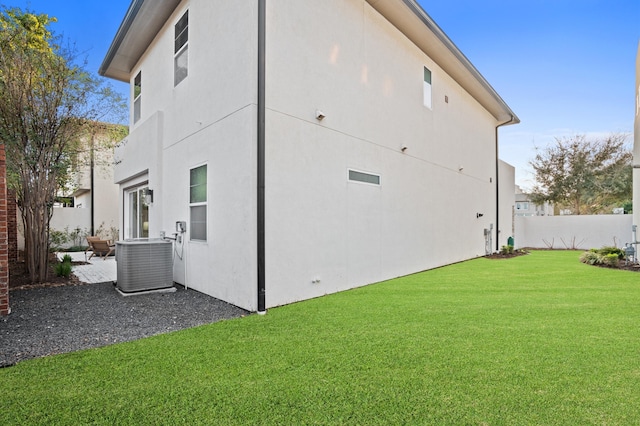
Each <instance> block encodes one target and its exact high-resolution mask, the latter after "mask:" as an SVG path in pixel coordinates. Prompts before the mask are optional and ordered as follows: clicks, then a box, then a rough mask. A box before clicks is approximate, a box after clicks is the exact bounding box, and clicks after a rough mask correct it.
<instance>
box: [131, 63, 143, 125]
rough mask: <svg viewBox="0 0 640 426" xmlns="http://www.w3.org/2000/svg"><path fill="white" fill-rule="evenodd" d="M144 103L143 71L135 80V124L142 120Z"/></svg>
mask: <svg viewBox="0 0 640 426" xmlns="http://www.w3.org/2000/svg"><path fill="white" fill-rule="evenodd" d="M141 102H142V71H140V72H138V74H137V75H136V77H135V78H134V79H133V122H134V123H136V122H137V121H138V120H140V113H141V106H140V104H141Z"/></svg>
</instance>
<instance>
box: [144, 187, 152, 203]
mask: <svg viewBox="0 0 640 426" xmlns="http://www.w3.org/2000/svg"><path fill="white" fill-rule="evenodd" d="M142 202H143V203H144V204H145V205H147V206H149V205H151V204H153V189H149V188H146V189H144V190H143V191H142Z"/></svg>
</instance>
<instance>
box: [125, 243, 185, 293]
mask: <svg viewBox="0 0 640 426" xmlns="http://www.w3.org/2000/svg"><path fill="white" fill-rule="evenodd" d="M172 250H173V244H172V243H171V242H170V241H165V240H132V241H117V242H116V261H117V268H118V269H117V277H118V281H117V287H118V289H120V291H122V292H123V293H131V292H136V291H145V290H158V289H162V288H169V287H173V259H172V256H171V255H172Z"/></svg>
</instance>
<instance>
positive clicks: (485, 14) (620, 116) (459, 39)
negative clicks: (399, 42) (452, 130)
mask: <svg viewBox="0 0 640 426" xmlns="http://www.w3.org/2000/svg"><path fill="white" fill-rule="evenodd" d="M0 1H1V2H3V4H4V5H6V6H18V7H21V8H23V9H24V8H29V9H31V10H33V11H35V12H39V13H47V14H49V15H52V16H55V17H57V18H58V23H56V24H54V26H53V29H54V31H55V32H57V33H62V34H63V35H64V36H65V37H66V38H67V39H68V40H69V41H71V42H72V43H75V44H76V47H77V49H78V50H79V51H80V52H84V54H86V56H87V59H88V66H89V69H90V70H91V71H96V72H97V69H98V67H99V66H100V64H101V63H102V59H103V58H104V55H105V53H106V51H107V49H108V48H109V45H110V43H111V40H112V39H113V36H114V35H115V33H116V30H117V29H118V26H119V25H120V22H121V21H122V18H123V17H124V14H125V12H126V11H127V8H128V6H129V4H130V0H109V1H104V0H19V1H18V0H0ZM301 1H302V0H301ZM418 2H419V3H420V4H421V5H422V7H423V8H424V9H425V11H426V12H427V13H428V14H429V15H430V16H431V17H432V18H433V19H434V20H435V21H436V23H438V25H439V26H440V27H441V28H442V29H443V30H444V32H445V33H446V34H447V35H448V36H449V38H451V40H452V41H453V42H454V43H455V44H456V45H457V46H458V48H460V50H461V51H462V52H463V53H464V54H465V55H466V56H467V58H469V59H470V60H471V62H472V63H473V64H474V65H475V66H476V68H477V69H478V70H479V71H480V73H482V75H484V77H485V78H486V79H487V80H488V81H489V83H490V84H491V85H492V86H493V87H494V88H495V89H496V90H497V92H498V93H499V94H500V96H502V98H503V99H504V100H505V101H506V102H507V104H508V105H509V106H510V107H511V108H512V109H513V110H514V111H515V113H516V114H517V115H518V117H519V118H520V120H521V124H518V125H515V126H508V127H504V128H502V129H501V130H500V157H501V158H502V159H503V160H505V161H507V162H508V163H510V164H512V165H513V166H515V167H516V181H517V183H518V184H519V185H521V186H523V187H530V186H531V183H532V181H531V179H532V177H531V175H530V173H529V171H530V167H529V166H528V161H529V160H530V159H531V158H533V156H534V155H535V147H536V146H537V147H539V148H544V147H546V146H547V145H548V144H549V143H551V142H553V140H554V137H564V136H571V135H574V134H578V133H579V134H587V135H593V136H599V135H603V134H608V133H611V132H627V133H631V132H632V131H633V115H634V109H635V105H634V102H635V89H634V87H635V82H634V81H635V57H636V52H637V49H638V42H639V41H640V0H516V1H513V0H483V1H478V0H439V1H431V0H418ZM113 84H114V85H115V86H116V87H117V88H118V89H119V90H121V91H123V93H126V94H128V88H127V85H124V84H121V83H117V82H114V83H113ZM629 141H630V142H631V139H630V140H629Z"/></svg>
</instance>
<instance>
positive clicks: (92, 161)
mask: <svg viewBox="0 0 640 426" xmlns="http://www.w3.org/2000/svg"><path fill="white" fill-rule="evenodd" d="M94 138H95V133H93V132H92V134H91V151H90V154H91V158H90V164H89V170H90V173H91V176H90V184H89V191H90V192H89V193H90V197H91V231H90V235H96V234H95V232H96V227H95V213H94V212H95V204H94V203H95V193H96V191H95V184H94V180H93V179H94V177H93V176H94V168H95V159H94V155H95V154H94V147H95V142H94Z"/></svg>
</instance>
